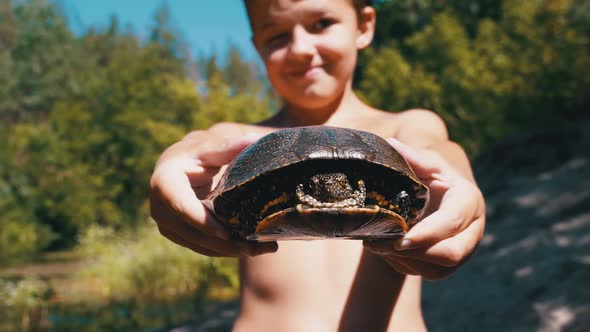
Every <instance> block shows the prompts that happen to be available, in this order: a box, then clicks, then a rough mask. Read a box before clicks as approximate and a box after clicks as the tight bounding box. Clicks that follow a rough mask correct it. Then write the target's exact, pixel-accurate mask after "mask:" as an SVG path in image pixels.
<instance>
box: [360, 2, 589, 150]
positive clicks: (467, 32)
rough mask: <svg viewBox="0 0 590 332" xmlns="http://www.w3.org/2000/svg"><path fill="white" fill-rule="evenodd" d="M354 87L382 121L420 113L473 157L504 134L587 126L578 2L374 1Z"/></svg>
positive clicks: (584, 37)
mask: <svg viewBox="0 0 590 332" xmlns="http://www.w3.org/2000/svg"><path fill="white" fill-rule="evenodd" d="M378 13H379V15H378V26H377V31H378V33H377V35H376V41H375V49H374V50H371V51H370V52H367V54H365V55H364V56H363V58H362V61H361V62H362V65H363V68H362V69H363V70H361V72H360V77H361V79H358V80H357V81H356V83H357V84H356V85H357V87H358V88H359V90H360V91H361V94H362V95H363V96H364V97H365V98H366V99H367V100H368V102H369V103H371V104H373V105H375V106H377V107H380V108H383V109H387V110H392V111H398V110H401V109H407V108H430V109H432V110H433V111H435V112H437V113H438V114H439V115H440V116H442V117H443V118H444V120H445V121H446V122H447V125H448V127H449V130H450V133H451V136H452V138H453V139H454V140H456V141H458V142H459V143H461V144H462V145H463V146H464V147H466V149H467V150H468V152H469V153H470V154H471V155H475V154H476V153H477V152H479V151H481V149H482V148H484V147H486V146H487V145H489V144H490V143H492V142H493V141H494V140H496V139H498V138H499V137H502V136H504V135H507V134H509V133H513V132H520V131H527V130H533V129H539V128H543V127H544V126H546V124H547V123H551V124H552V125H553V126H567V125H570V124H573V123H576V122H579V121H588V120H589V117H588V115H589V114H590V113H589V112H588V107H589V106H590V99H589V97H588V96H589V94H588V91H590V82H589V79H588V77H590V66H589V65H590V63H589V62H590V54H589V52H590V47H589V46H590V37H589V36H590V35H589V34H588V33H587V32H588V31H589V30H588V28H589V27H590V24H589V22H590V20H588V17H590V16H588V15H587V14H588V5H587V2H584V1H567V0H535V1H510V0H505V1H483V0H482V1H475V0H462V1H452V2H441V1H435V0H402V1H380V2H379V4H378Z"/></svg>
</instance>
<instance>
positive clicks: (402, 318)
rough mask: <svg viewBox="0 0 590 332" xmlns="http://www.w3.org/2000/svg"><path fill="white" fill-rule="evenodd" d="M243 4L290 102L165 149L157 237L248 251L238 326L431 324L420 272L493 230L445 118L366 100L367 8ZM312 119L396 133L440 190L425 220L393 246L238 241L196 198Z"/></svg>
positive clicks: (443, 272) (434, 275) (459, 258)
mask: <svg viewBox="0 0 590 332" xmlns="http://www.w3.org/2000/svg"><path fill="white" fill-rule="evenodd" d="M246 6H247V10H248V15H249V18H250V22H251V26H252V30H253V43H254V45H255V47H256V49H257V51H258V53H259V55H260V56H261V58H262V60H263V62H264V65H265V67H266V71H267V74H268V77H269V80H270V82H271V83H272V85H273V87H274V88H275V90H276V91H277V93H278V94H279V95H280V96H281V97H282V98H283V102H284V106H283V108H282V109H281V110H280V111H279V113H278V114H277V115H275V116H274V117H272V118H271V119H268V120H266V121H264V122H262V123H260V124H259V125H257V126H250V125H241V124H235V123H221V124H217V125H215V126H213V127H211V128H210V129H208V130H206V131H197V132H193V133H191V134H189V135H187V136H186V137H185V138H184V139H183V140H182V141H180V142H178V143H176V144H175V145H173V146H172V147H170V148H169V149H168V150H166V151H165V152H164V154H163V155H162V157H161V158H160V160H159V161H158V164H157V166H156V169H155V171H154V174H153V176H152V179H151V187H152V193H151V208H152V216H153V218H154V220H156V222H157V223H158V227H159V229H160V232H161V233H162V234H163V235H164V236H166V237H167V238H169V239H170V240H172V241H174V242H176V243H178V244H180V245H183V246H185V247H188V248H190V249H192V250H194V251H196V252H198V253H201V254H204V255H209V256H234V257H235V256H238V257H241V259H240V276H241V281H242V284H241V300H242V305H241V312H240V315H239V317H238V319H237V321H236V323H235V326H234V329H235V330H236V331H336V330H338V331H392V330H396V331H424V330H426V326H425V323H424V321H423V318H422V313H421V308H420V289H421V277H420V276H422V277H426V278H428V279H439V278H442V277H445V276H447V275H448V274H450V273H452V272H453V271H454V270H455V269H456V268H457V267H458V266H459V265H460V264H461V263H463V262H464V261H465V260H466V259H467V258H468V257H469V256H470V255H471V254H472V253H473V251H474V250H475V248H476V246H477V243H478V242H479V241H480V239H481V237H482V235H483V229H484V223H485V211H484V210H485V204H484V200H483V197H482V195H481V193H480V191H479V189H478V188H477V186H476V184H475V180H474V179H473V175H472V173H471V169H470V166H469V162H468V160H467V158H466V156H465V154H464V153H463V150H462V149H461V148H460V147H458V146H457V145H456V144H454V143H452V142H450V141H449V140H448V136H447V131H446V127H445V125H444V123H443V122H442V121H441V119H440V118H439V117H438V116H436V115H435V114H434V113H432V112H429V111H424V110H409V111H405V112H400V113H397V114H394V113H386V112H382V111H379V110H376V109H374V108H371V107H370V106H368V105H366V104H364V103H363V102H362V101H361V100H359V98H357V96H356V95H355V93H354V91H353V90H352V76H353V72H354V67H355V65H356V60H357V52H358V50H361V49H363V48H365V47H367V46H368V45H369V44H370V42H371V39H372V37H373V32H374V27H375V11H374V9H373V8H372V7H370V6H367V5H366V0H365V1H362V0H247V1H246ZM304 125H331V126H339V127H349V128H355V129H361V130H365V131H371V132H373V133H375V134H378V135H380V136H382V137H385V138H389V141H390V143H391V144H392V145H393V146H394V147H395V148H396V149H398V151H399V152H400V153H402V155H404V156H405V157H406V159H407V160H408V162H409V163H410V165H411V166H412V167H413V168H414V170H415V171H416V173H417V175H418V176H419V177H420V178H421V179H422V180H423V181H424V182H425V184H426V185H428V186H429V187H430V189H431V202H430V205H429V212H428V215H427V217H426V218H424V220H423V221H422V222H420V223H419V224H417V225H416V226H415V227H414V228H412V229H411V230H410V232H408V234H407V235H406V236H405V237H404V238H403V239H399V240H396V241H391V240H383V241H378V242H362V241H354V240H352V241H345V240H338V241H329V240H328V241H285V242H281V243H280V245H277V243H243V242H236V241H231V240H229V239H228V235H227V232H226V230H225V229H224V228H223V227H222V226H221V225H220V224H219V223H218V221H217V220H216V219H215V216H214V215H213V213H212V212H211V210H210V209H209V208H207V207H205V205H204V204H203V202H201V201H200V200H199V199H202V198H204V197H205V196H206V195H207V194H208V193H209V192H210V191H211V189H212V188H213V187H214V185H215V183H216V180H217V176H218V175H219V174H221V171H222V170H223V166H224V165H226V164H227V163H228V162H229V161H230V160H231V159H233V158H234V157H235V156H236V155H237V154H238V153H239V151H241V150H242V149H243V148H244V147H246V146H247V145H248V144H250V143H252V142H254V141H255V139H256V138H257V137H259V136H260V135H262V134H265V133H268V132H270V131H272V130H276V129H277V128H282V127H291V126H304ZM402 142H404V143H405V144H404V143H402ZM195 194H196V195H195ZM279 247H280V248H279ZM265 253H272V254H267V255H262V254H265Z"/></svg>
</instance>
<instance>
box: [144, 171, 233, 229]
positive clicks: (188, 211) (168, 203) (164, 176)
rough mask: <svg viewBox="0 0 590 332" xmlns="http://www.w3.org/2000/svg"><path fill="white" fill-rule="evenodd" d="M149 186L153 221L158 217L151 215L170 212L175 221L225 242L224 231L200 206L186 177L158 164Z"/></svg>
mask: <svg viewBox="0 0 590 332" xmlns="http://www.w3.org/2000/svg"><path fill="white" fill-rule="evenodd" d="M151 184H152V191H151V195H150V206H151V210H152V217H153V218H154V219H155V220H158V217H157V216H155V215H154V214H158V213H165V212H171V213H172V214H173V215H174V216H175V217H176V218H179V219H181V220H183V221H184V222H185V223H187V224H190V225H192V226H194V227H195V228H197V229H199V230H200V231H201V232H203V233H207V234H215V235H217V236H218V237H220V238H222V239H229V233H228V232H227V230H226V229H225V228H224V227H223V226H222V225H221V224H220V223H219V222H217V220H216V219H215V217H214V216H213V214H212V213H211V212H210V211H209V210H208V209H206V208H205V207H204V206H203V204H202V203H201V201H199V199H198V198H197V196H196V194H195V192H194V191H193V189H192V187H191V185H190V183H189V180H188V178H187V176H186V175H184V174H182V173H181V172H178V171H177V168H175V167H167V165H165V164H164V165H161V166H160V167H158V169H157V170H156V171H155V172H154V175H153V176H152V181H151ZM164 220H166V219H164Z"/></svg>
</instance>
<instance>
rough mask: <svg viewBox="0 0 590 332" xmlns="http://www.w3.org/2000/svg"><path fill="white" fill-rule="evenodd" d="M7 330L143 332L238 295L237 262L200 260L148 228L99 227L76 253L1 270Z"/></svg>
mask: <svg viewBox="0 0 590 332" xmlns="http://www.w3.org/2000/svg"><path fill="white" fill-rule="evenodd" d="M0 282H1V284H0V285H1V287H0V293H1V292H2V289H3V290H4V293H5V294H4V295H3V296H2V297H1V298H0V316H2V317H7V319H4V320H3V322H2V323H0V331H14V330H22V331H103V330H124V331H143V330H146V329H154V328H162V327H164V326H169V325H172V324H174V323H178V322H181V321H186V320H190V319H191V318H193V317H195V315H197V314H198V313H199V312H201V311H202V310H204V308H205V307H206V306H208V305H209V304H211V303H214V302H219V301H224V300H228V299H234V298H235V297H236V296H237V294H238V274H237V264H236V262H235V261H234V260H230V259H211V258H208V257H204V256H200V255H198V254H195V253H193V252H191V251H189V250H187V249H184V248H182V247H179V246H177V245H175V244H173V243H171V242H169V241H168V240H166V239H164V238H163V237H162V236H161V235H160V234H159V233H158V232H157V230H156V229H155V228H154V227H152V226H149V225H146V226H145V227H141V228H140V229H138V230H136V231H134V232H126V233H115V232H114V231H113V230H111V229H105V228H98V227H97V228H92V229H90V230H89V232H88V233H87V234H86V236H84V237H83V238H82V239H81V241H80V246H78V247H77V248H76V249H75V250H71V251H64V252H53V253H48V254H45V255H43V256H41V257H39V258H38V259H37V260H35V261H34V262H31V263H28V264H24V265H18V266H12V267H9V268H4V269H0Z"/></svg>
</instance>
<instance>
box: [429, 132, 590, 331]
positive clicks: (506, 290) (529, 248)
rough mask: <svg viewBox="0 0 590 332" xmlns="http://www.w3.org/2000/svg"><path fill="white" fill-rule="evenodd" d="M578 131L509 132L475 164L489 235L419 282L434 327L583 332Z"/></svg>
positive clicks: (586, 268)
mask: <svg viewBox="0 0 590 332" xmlns="http://www.w3.org/2000/svg"><path fill="white" fill-rule="evenodd" d="M588 136H589V135H588V134H585V131H584V130H582V129H580V130H553V131H545V132H539V133H531V134H527V135H522V136H519V137H514V138H512V139H508V140H507V141H504V142H502V143H500V144H497V145H496V146H494V147H493V148H492V149H491V150H490V151H489V152H488V153H486V154H485V155H482V156H481V157H480V158H478V159H477V160H476V161H475V163H474V169H475V172H476V175H477V178H478V181H479V183H480V186H481V188H482V190H483V191H484V195H485V197H486V202H487V228H486V235H485V237H484V239H483V241H482V243H481V245H480V247H479V249H478V252H477V253H476V255H475V256H474V257H473V258H472V259H471V260H470V261H469V262H468V263H467V264H466V265H465V266H463V267H462V268H461V269H460V270H459V271H458V272H457V273H455V274H454V275H452V276H451V277H450V278H448V279H446V280H443V281H440V282H434V283H430V282H427V283H425V287H424V288H425V289H424V308H425V315H426V319H427V322H428V325H429V327H430V328H431V329H432V331H468V330H473V329H475V328H477V330H478V331H546V332H550V331H590V287H588V285H589V282H590V154H589V153H588V151H590V144H588V141H589V138H588Z"/></svg>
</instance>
